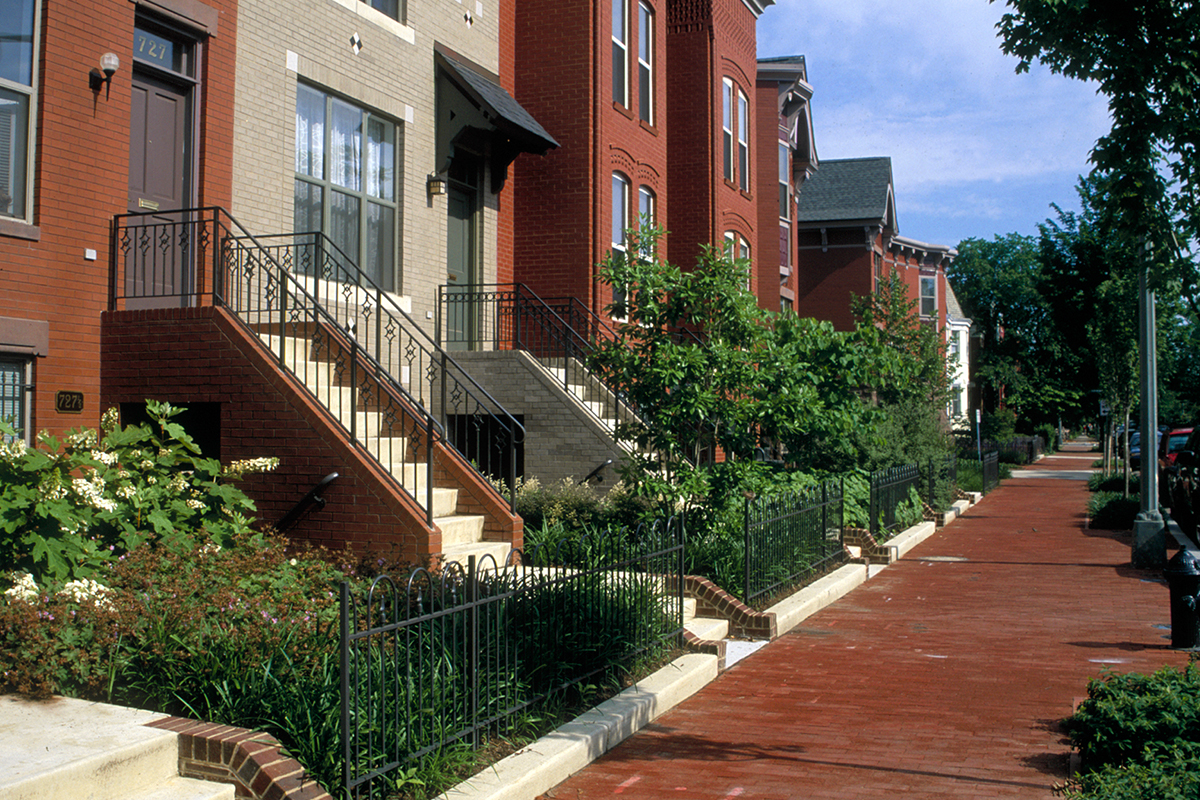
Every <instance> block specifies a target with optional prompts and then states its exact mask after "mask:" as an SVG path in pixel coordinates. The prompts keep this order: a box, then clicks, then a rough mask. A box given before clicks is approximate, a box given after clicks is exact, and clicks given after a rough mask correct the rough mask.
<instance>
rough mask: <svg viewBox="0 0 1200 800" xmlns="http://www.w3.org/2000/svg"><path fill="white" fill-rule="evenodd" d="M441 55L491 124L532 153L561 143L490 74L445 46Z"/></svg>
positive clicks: (458, 83) (454, 77)
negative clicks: (484, 72)
mask: <svg viewBox="0 0 1200 800" xmlns="http://www.w3.org/2000/svg"><path fill="white" fill-rule="evenodd" d="M438 55H439V56H441V57H442V59H444V62H445V64H446V66H447V67H449V70H450V75H451V77H452V78H453V79H455V81H454V82H455V83H456V84H457V85H458V88H459V89H460V90H462V91H463V93H464V94H465V95H466V96H467V97H469V98H471V100H473V101H474V102H475V103H476V104H477V105H479V106H481V107H482V110H483V111H484V114H485V115H486V116H488V117H490V118H491V121H492V124H493V125H495V126H496V127H497V128H498V129H499V130H501V131H503V132H504V133H505V134H507V135H508V137H509V138H510V139H512V140H514V142H515V143H517V144H518V146H520V147H521V148H522V149H524V150H526V151H527V152H531V153H538V154H544V153H545V152H546V151H547V150H549V149H550V148H552V147H558V142H556V141H554V137H553V136H551V135H550V134H549V133H546V129H545V128H543V127H542V126H541V125H539V124H538V121H537V120H536V119H534V118H533V115H532V114H530V113H529V112H528V111H526V110H525V108H524V107H523V106H522V105H521V104H520V103H518V102H517V101H516V99H515V98H514V97H513V96H512V95H511V94H509V93H508V91H507V90H506V89H505V88H504V87H503V86H501V85H500V84H499V83H497V82H496V80H495V79H493V78H492V77H491V76H489V75H484V74H483V73H482V72H481V71H480V70H479V69H478V68H477V67H475V66H474V65H473V64H471V63H469V62H468V61H467V60H466V59H465V58H462V57H461V56H459V55H458V54H456V53H451V52H449V51H447V50H445V49H443V50H439V51H438Z"/></svg>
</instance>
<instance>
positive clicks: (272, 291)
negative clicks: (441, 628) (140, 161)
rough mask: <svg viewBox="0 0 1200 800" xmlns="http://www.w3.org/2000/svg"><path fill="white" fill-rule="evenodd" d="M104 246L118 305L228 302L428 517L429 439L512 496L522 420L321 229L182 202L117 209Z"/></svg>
mask: <svg viewBox="0 0 1200 800" xmlns="http://www.w3.org/2000/svg"><path fill="white" fill-rule="evenodd" d="M113 250H114V254H113V262H114V265H115V269H114V271H113V282H112V298H113V301H112V303H113V307H114V308H116V307H121V308H146V307H162V306H164V305H175V306H188V305H197V304H202V303H205V302H208V301H210V300H211V302H214V303H217V304H220V305H223V306H225V307H226V308H228V309H229V310H230V311H231V312H233V314H234V315H235V316H236V317H237V319H238V320H239V321H240V322H241V323H242V324H243V325H245V326H246V328H247V329H249V330H250V331H251V332H252V333H254V334H255V338H256V339H257V340H258V341H260V342H261V343H262V346H263V347H264V348H267V349H268V350H269V351H270V352H271V354H272V356H273V358H274V359H275V361H276V362H277V363H278V364H279V366H280V367H281V368H282V369H283V370H284V371H286V372H289V373H290V374H292V375H293V376H295V378H296V379H297V380H298V381H299V382H301V383H303V384H304V385H305V386H306V387H307V388H308V389H309V391H311V392H312V394H313V395H314V396H315V397H316V399H317V400H318V401H319V402H320V404H321V405H322V406H323V407H324V408H325V409H326V410H328V411H329V412H330V414H331V416H332V417H333V418H334V419H335V420H336V421H337V422H338V423H339V424H340V425H341V426H342V427H343V429H344V430H345V432H346V433H347V434H348V438H349V440H350V441H352V442H353V443H354V444H356V445H357V446H359V447H361V448H362V449H363V450H365V451H366V452H368V453H369V454H370V455H371V456H372V457H374V458H375V459H376V460H377V461H379V462H380V463H381V464H382V465H383V466H384V467H385V469H386V470H387V472H388V473H389V474H390V475H391V476H392V478H393V479H394V480H395V481H396V482H397V483H399V484H400V486H401V487H402V488H403V489H404V490H405V492H407V493H408V494H409V495H410V496H412V497H414V498H415V499H417V501H418V502H420V503H421V505H423V506H424V511H425V515H426V522H427V524H430V525H432V524H433V516H434V486H433V463H434V459H433V457H432V456H433V455H434V445H435V443H437V442H442V441H444V442H446V443H447V444H449V445H450V446H451V447H452V448H453V449H454V450H455V451H456V452H457V453H458V454H459V455H460V456H461V459H460V461H461V463H462V464H463V465H466V466H468V467H470V468H472V469H475V470H476V471H477V472H480V473H482V474H486V475H490V476H494V477H500V478H502V479H504V480H505V481H506V482H507V484H508V487H509V492H508V496H509V501H508V502H509V504H510V506H509V507H510V508H511V507H512V506H511V503H512V498H514V497H515V493H514V492H513V491H512V489H513V481H514V480H515V477H516V476H517V475H518V474H519V472H520V469H521V465H520V464H519V457H520V453H521V448H522V445H523V442H524V428H523V426H522V425H521V424H520V423H519V422H518V421H517V420H516V419H515V418H513V416H512V415H511V414H509V413H508V412H507V411H506V410H505V409H504V408H503V407H502V406H501V405H500V404H499V403H498V402H496V401H495V400H494V399H493V398H492V397H491V396H490V395H489V394H488V393H487V392H486V391H485V390H484V389H483V387H481V386H479V385H478V384H477V383H476V382H475V381H474V380H473V379H472V378H471V376H470V375H469V374H468V373H467V372H466V371H465V370H463V369H462V367H460V366H459V365H458V364H457V363H456V362H455V361H454V359H453V358H451V357H450V356H449V354H447V353H446V352H445V351H444V350H443V349H442V348H440V347H438V346H437V344H436V343H435V342H434V341H433V339H432V338H431V337H430V336H429V335H428V334H427V333H425V331H423V330H422V329H421V328H420V326H418V325H417V324H416V323H415V322H414V321H413V320H412V319H411V318H410V317H409V316H408V314H407V313H405V312H404V310H403V309H401V308H400V307H399V305H398V303H397V301H396V299H395V298H394V297H393V296H392V295H391V294H389V293H388V292H385V291H383V290H382V289H380V288H379V286H378V285H377V284H376V283H375V282H374V281H372V280H371V279H370V278H369V277H367V276H366V275H365V274H364V273H363V272H362V271H361V270H359V269H358V267H357V266H356V265H355V264H354V262H353V261H351V260H350V259H349V258H348V257H347V256H346V255H345V254H344V253H343V252H342V251H341V250H339V249H338V248H337V247H336V246H335V245H334V244H333V242H331V241H330V240H329V239H328V238H327V237H325V236H324V235H323V234H320V233H295V234H286V235H280V236H263V237H255V236H252V235H250V234H249V233H248V232H246V231H245V229H243V228H242V227H241V225H239V224H238V223H237V221H236V220H234V219H233V218H232V217H231V216H230V215H229V214H228V213H226V212H225V211H224V210H222V209H219V208H204V209H187V210H183V211H178V212H170V213H155V214H124V215H120V216H118V217H116V218H115V219H114V235H113ZM422 458H423V459H424V461H423V462H422V461H421V459H422ZM484 483H485V484H486V482H484ZM488 491H494V490H493V489H491V487H490V485H489V486H488Z"/></svg>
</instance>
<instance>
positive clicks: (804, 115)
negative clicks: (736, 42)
mask: <svg viewBox="0 0 1200 800" xmlns="http://www.w3.org/2000/svg"><path fill="white" fill-rule="evenodd" d="M757 77H758V80H760V81H773V82H775V83H776V84H777V86H778V91H779V113H780V114H781V115H783V117H784V118H785V119H786V120H787V124H788V125H789V126H790V128H791V130H790V134H789V140H790V141H789V144H790V145H791V146H792V150H793V152H794V153H795V157H794V158H795V161H796V162H797V168H798V169H803V171H804V178H805V179H806V178H807V177H808V176H809V175H811V174H812V171H813V170H815V169H816V168H817V145H816V141H815V139H814V138H813V122H812V105H811V101H812V96H813V87H812V86H811V85H809V83H808V68H807V67H806V66H805V62H804V56H801V55H795V56H774V57H772V58H760V59H758V76H757Z"/></svg>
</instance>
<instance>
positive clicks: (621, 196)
mask: <svg viewBox="0 0 1200 800" xmlns="http://www.w3.org/2000/svg"><path fill="white" fill-rule="evenodd" d="M628 228H629V179H628V178H626V177H625V176H624V175H622V174H621V173H619V172H614V173H613V176H612V249H613V255H614V256H617V257H621V256H624V255H625V231H626V230H627V229H628ZM612 293H613V297H612V301H613V311H612V313H613V317H614V318H616V319H624V318H625V316H626V312H625V299H626V292H625V287H624V286H614V287H612Z"/></svg>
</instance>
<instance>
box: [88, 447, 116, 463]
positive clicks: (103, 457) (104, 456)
mask: <svg viewBox="0 0 1200 800" xmlns="http://www.w3.org/2000/svg"><path fill="white" fill-rule="evenodd" d="M91 455H92V459H93V460H94V461H99V462H100V463H101V464H103V465H104V466H106V467H111V466H112V465H113V464H115V463H117V454H116V453H106V452H104V451H103V450H93V451H92V453H91Z"/></svg>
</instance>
